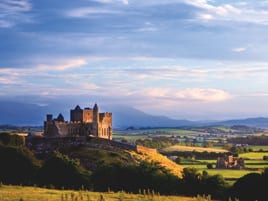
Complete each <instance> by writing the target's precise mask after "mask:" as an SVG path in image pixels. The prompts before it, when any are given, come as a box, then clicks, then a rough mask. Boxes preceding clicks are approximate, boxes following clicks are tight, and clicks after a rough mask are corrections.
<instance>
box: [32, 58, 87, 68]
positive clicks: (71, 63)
mask: <svg viewBox="0 0 268 201" xmlns="http://www.w3.org/2000/svg"><path fill="white" fill-rule="evenodd" d="M86 63H87V61H86V60H84V59H72V60H68V61H64V62H62V63H60V64H55V65H38V66H37V67H35V68H34V70H37V71H65V70H70V69H73V68H78V67H80V66H82V65H84V64H86Z"/></svg>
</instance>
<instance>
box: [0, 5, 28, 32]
mask: <svg viewBox="0 0 268 201" xmlns="http://www.w3.org/2000/svg"><path fill="white" fill-rule="evenodd" d="M31 9H32V5H31V3H30V2H29V1H28V0H1V1H0V28H11V27H13V26H15V25H16V23H20V22H23V23H25V22H30V21H32V20H30V17H29V16H26V15H24V14H23V13H25V12H28V11H30V10H31Z"/></svg>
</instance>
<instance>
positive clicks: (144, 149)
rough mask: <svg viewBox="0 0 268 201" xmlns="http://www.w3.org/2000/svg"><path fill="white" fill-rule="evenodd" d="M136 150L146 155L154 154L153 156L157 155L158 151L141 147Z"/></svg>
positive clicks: (138, 146)
mask: <svg viewBox="0 0 268 201" xmlns="http://www.w3.org/2000/svg"><path fill="white" fill-rule="evenodd" d="M136 149H137V152H141V153H144V152H145V153H153V154H156V153H157V150H156V149H151V148H148V147H144V146H141V145H137V147H136Z"/></svg>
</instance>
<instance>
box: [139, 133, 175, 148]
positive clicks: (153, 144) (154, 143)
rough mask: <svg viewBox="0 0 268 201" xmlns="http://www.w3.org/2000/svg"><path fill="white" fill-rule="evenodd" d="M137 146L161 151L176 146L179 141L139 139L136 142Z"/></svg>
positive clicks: (156, 138) (158, 138)
mask: <svg viewBox="0 0 268 201" xmlns="http://www.w3.org/2000/svg"><path fill="white" fill-rule="evenodd" d="M135 143H136V144H137V145H142V146H145V147H149V148H154V149H161V148H165V147H169V146H172V145H175V144H178V143H179V141H178V139H177V138H173V137H164V136H163V137H153V138H146V139H138V140H136V142H135Z"/></svg>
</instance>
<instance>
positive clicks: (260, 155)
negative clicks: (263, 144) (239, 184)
mask: <svg viewBox="0 0 268 201" xmlns="http://www.w3.org/2000/svg"><path fill="white" fill-rule="evenodd" d="M263 156H268V152H247V153H242V154H239V157H242V158H248V159H256V160H257V159H258V160H260V159H263Z"/></svg>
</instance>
